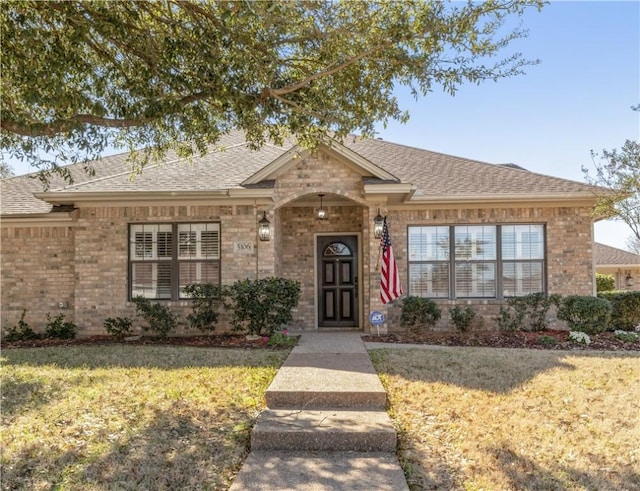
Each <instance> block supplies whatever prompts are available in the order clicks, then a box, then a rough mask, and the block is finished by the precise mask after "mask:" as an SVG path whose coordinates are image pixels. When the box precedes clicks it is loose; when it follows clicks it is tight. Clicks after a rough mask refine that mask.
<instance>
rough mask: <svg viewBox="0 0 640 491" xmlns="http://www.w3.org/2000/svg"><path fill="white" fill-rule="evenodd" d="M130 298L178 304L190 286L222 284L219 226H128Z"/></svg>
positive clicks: (177, 224) (173, 224)
mask: <svg viewBox="0 0 640 491" xmlns="http://www.w3.org/2000/svg"><path fill="white" fill-rule="evenodd" d="M129 243H130V247H129V279H130V281H129V284H130V296H131V297H135V296H138V295H141V296H144V297H147V298H152V299H166V300H170V299H173V300H176V299H178V298H185V295H184V293H183V290H184V287H185V286H187V285H188V284H190V283H208V282H211V283H219V282H220V224H219V223H163V224H147V223H145V224H131V225H130V226H129Z"/></svg>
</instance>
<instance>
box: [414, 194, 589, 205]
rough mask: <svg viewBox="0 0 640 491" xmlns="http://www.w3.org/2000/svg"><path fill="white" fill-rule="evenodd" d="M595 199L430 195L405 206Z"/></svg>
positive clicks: (585, 201) (582, 196)
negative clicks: (443, 203) (444, 203)
mask: <svg viewBox="0 0 640 491" xmlns="http://www.w3.org/2000/svg"><path fill="white" fill-rule="evenodd" d="M596 199H597V198H595V197H594V196H592V195H585V194H584V193H554V194H492V195H486V194H485V195H471V194H470V195H458V196H453V195H446V194H444V195H430V196H428V197H417V198H416V197H414V198H413V199H412V200H411V202H410V203H407V204H416V205H420V204H433V203H442V202H446V203H525V202H527V203H531V202H542V203H557V202H571V203H573V204H575V203H576V202H582V203H583V204H585V205H588V206H592V205H593V204H594V203H595V201H596Z"/></svg>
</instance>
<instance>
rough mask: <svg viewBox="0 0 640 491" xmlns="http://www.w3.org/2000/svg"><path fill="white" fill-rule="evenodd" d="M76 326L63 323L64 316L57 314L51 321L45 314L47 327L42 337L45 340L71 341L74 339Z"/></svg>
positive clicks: (70, 323)
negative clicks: (45, 338)
mask: <svg viewBox="0 0 640 491" xmlns="http://www.w3.org/2000/svg"><path fill="white" fill-rule="evenodd" d="M77 329H78V328H77V326H76V325H75V324H74V323H73V322H69V321H67V322H65V321H64V314H58V315H56V316H55V317H54V318H53V319H52V318H51V316H50V315H49V314H47V326H46V327H45V330H44V335H45V337H47V338H56V339H73V338H75V337H76V331H77Z"/></svg>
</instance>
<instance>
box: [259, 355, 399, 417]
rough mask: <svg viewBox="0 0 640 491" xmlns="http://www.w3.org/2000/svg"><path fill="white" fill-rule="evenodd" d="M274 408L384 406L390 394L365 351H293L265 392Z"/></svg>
mask: <svg viewBox="0 0 640 491" xmlns="http://www.w3.org/2000/svg"><path fill="white" fill-rule="evenodd" d="M265 397H266V401H267V406H268V407H269V408H271V409H283V408H295V409H322V408H349V409H380V410H382V409H384V408H385V405H386V401H387V395H386V393H385V391H384V388H383V387H382V384H381V383H380V379H379V378H378V375H377V374H376V371H375V369H374V368H373V364H372V363H371V360H370V358H369V355H368V354H367V353H366V352H365V353H321V354H317V353H296V352H295V351H294V352H292V353H291V354H290V355H289V357H288V358H287V360H286V361H285V363H284V364H283V366H282V367H281V368H280V370H278V373H277V374H276V376H275V378H274V379H273V381H272V383H271V385H270V386H269V388H268V389H267V392H266V394H265Z"/></svg>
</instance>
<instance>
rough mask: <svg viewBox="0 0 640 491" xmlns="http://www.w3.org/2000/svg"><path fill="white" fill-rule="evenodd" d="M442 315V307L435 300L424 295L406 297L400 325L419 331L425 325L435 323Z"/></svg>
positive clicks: (414, 331) (415, 331)
mask: <svg viewBox="0 0 640 491" xmlns="http://www.w3.org/2000/svg"><path fill="white" fill-rule="evenodd" d="M440 316H441V312H440V308H439V307H438V305H437V304H436V303H435V302H434V301H433V300H430V299H428V298H422V297H406V298H405V299H404V300H403V301H402V313H401V315H400V325H401V326H402V327H407V328H408V329H409V331H411V332H413V333H417V332H419V331H421V330H422V329H424V328H425V327H431V326H433V325H435V323H436V322H438V320H439V319H440Z"/></svg>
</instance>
